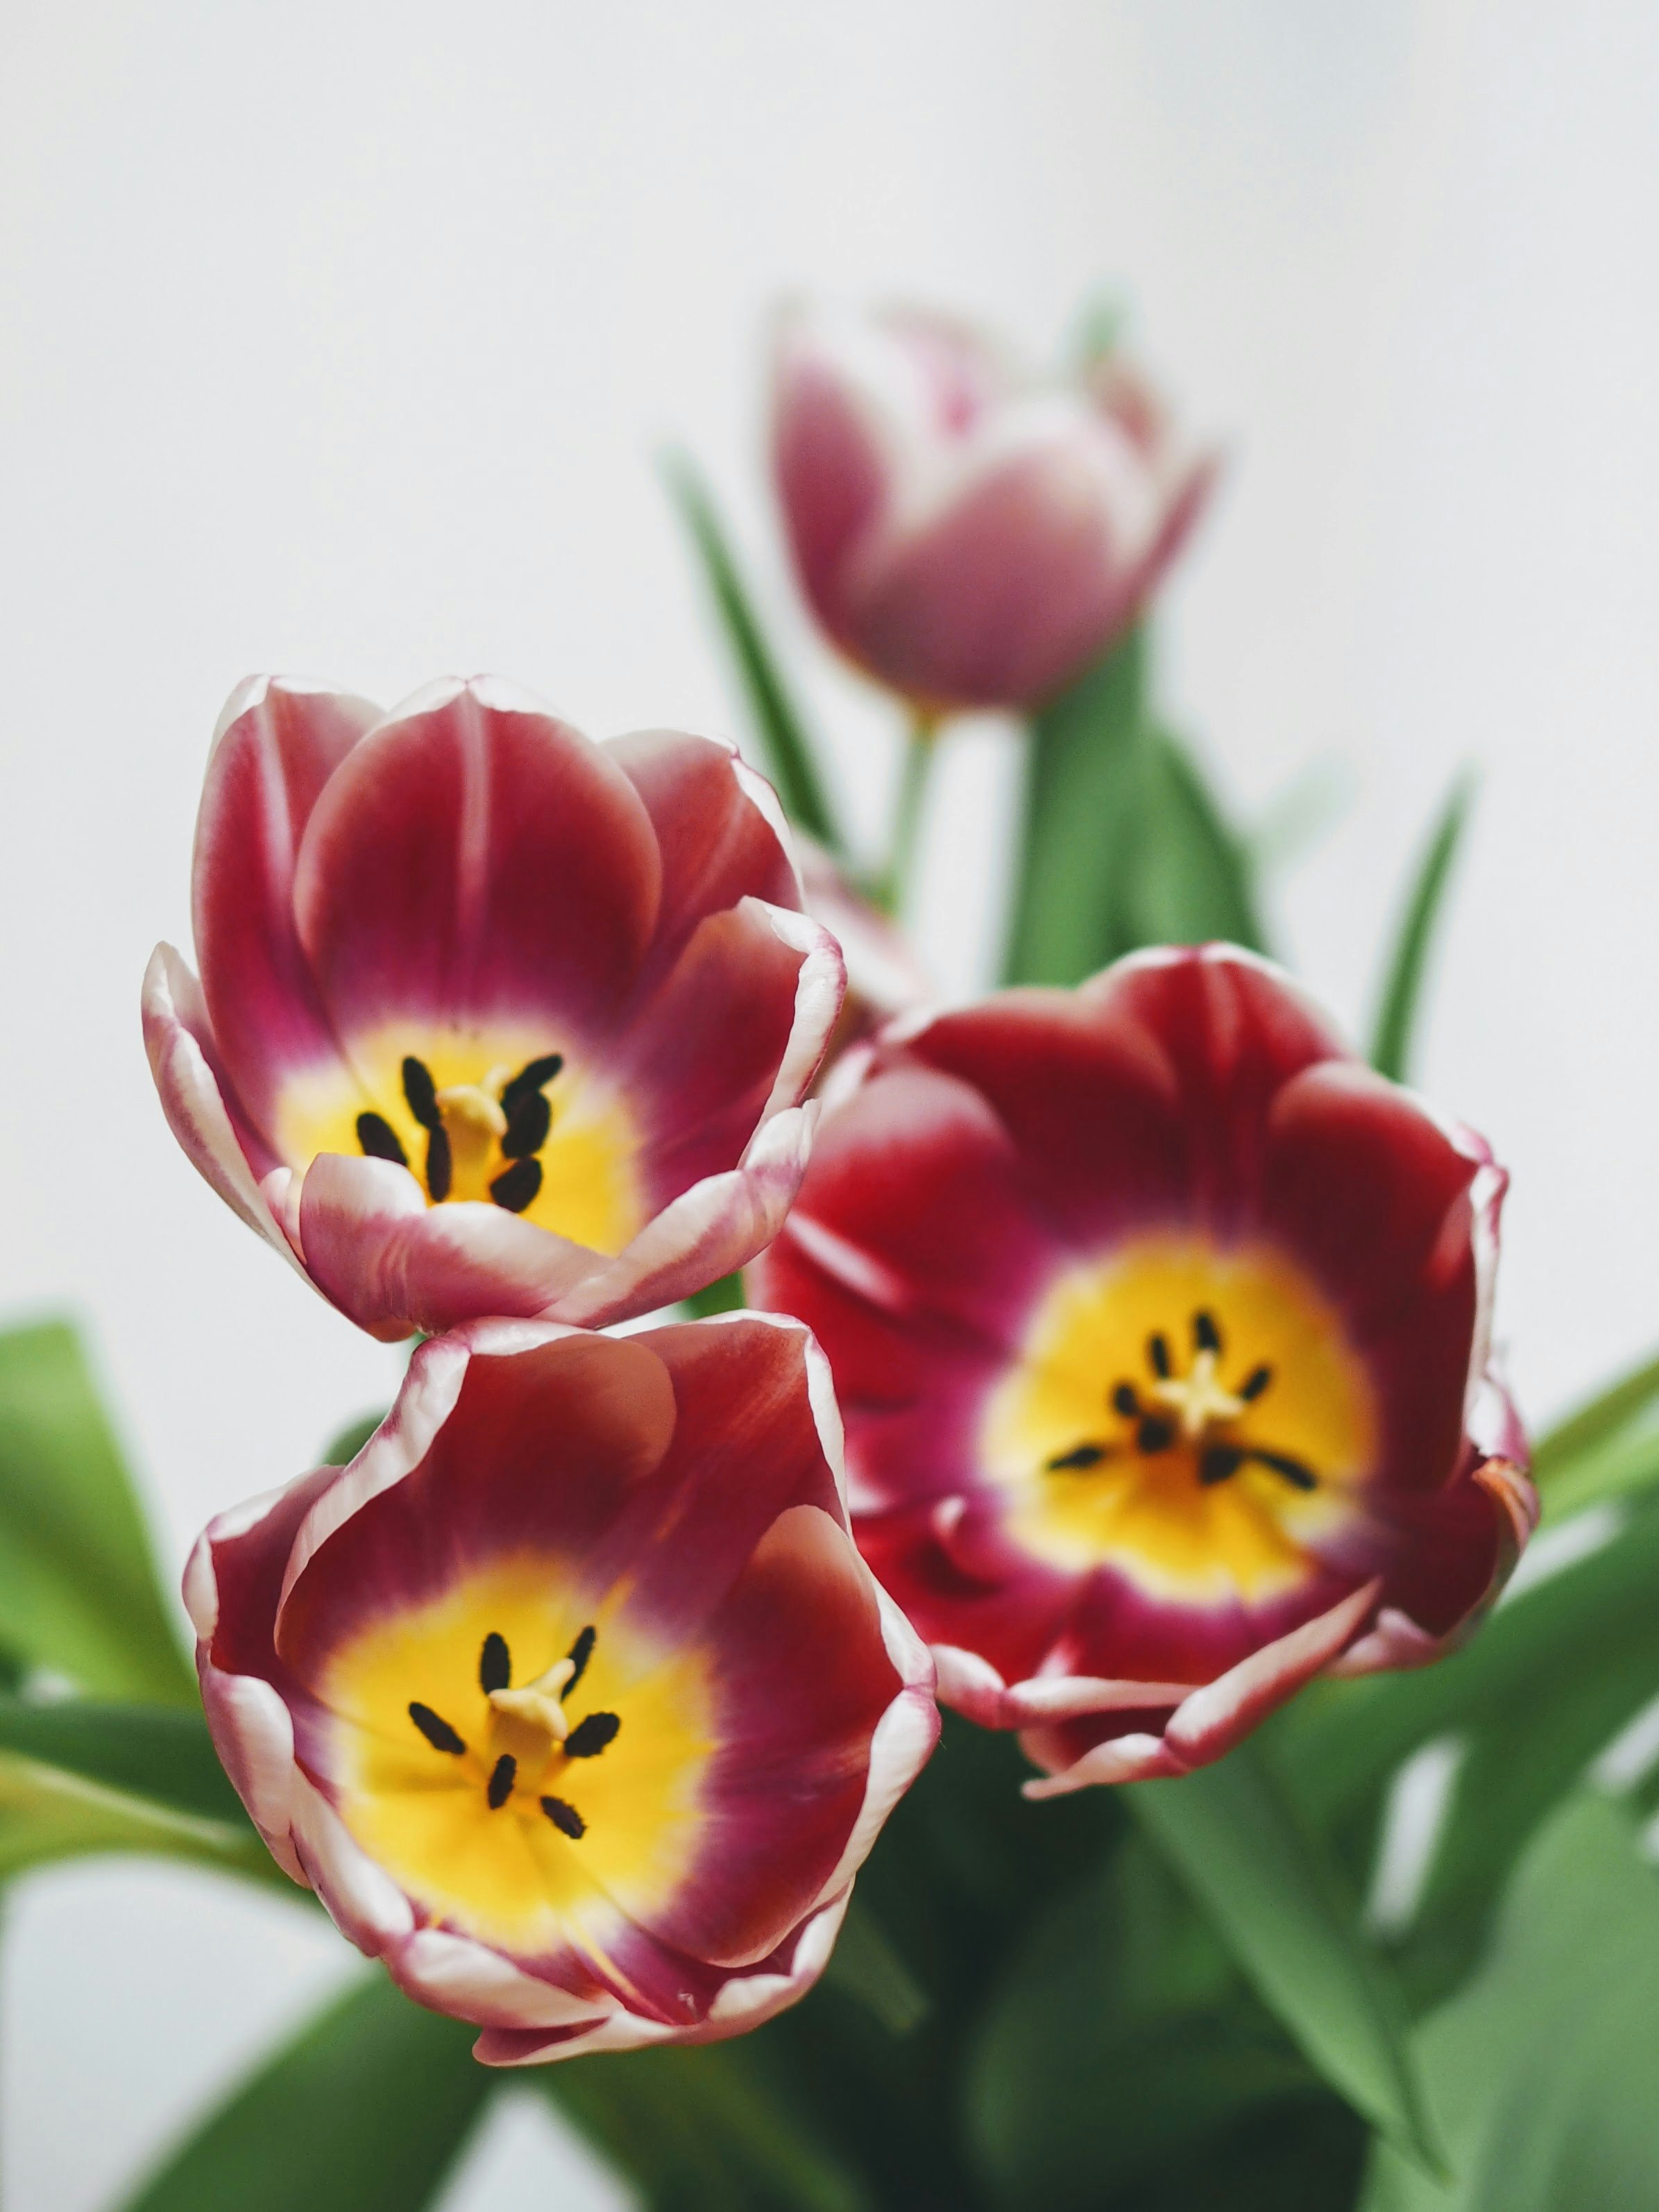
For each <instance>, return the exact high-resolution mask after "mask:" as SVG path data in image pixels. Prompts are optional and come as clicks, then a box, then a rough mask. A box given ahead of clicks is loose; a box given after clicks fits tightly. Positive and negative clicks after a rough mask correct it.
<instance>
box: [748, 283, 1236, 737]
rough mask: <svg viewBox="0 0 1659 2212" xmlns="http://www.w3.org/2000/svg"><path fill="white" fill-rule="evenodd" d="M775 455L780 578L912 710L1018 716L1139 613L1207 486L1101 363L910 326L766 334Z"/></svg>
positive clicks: (1146, 394) (890, 316) (920, 323)
mask: <svg viewBox="0 0 1659 2212" xmlns="http://www.w3.org/2000/svg"><path fill="white" fill-rule="evenodd" d="M773 458H774V467H775V476H776V480H777V487H778V495H779V498H780V501H781V506H782V510H783V517H784V521H785V525H786V527H787V532H788V537H789V543H790V547H791V550H792V552H793V556H794V562H795V568H796V572H797V574H798V575H799V579H800V583H801V586H802V589H803V590H804V591H805V594H806V597H807V599H808V601H809V602H810V604H811V607H812V609H813V611H814V612H815V614H816V615H817V618H818V620H819V622H820V623H822V624H823V628H824V630H825V631H826V633H827V634H828V635H829V637H830V638H831V639H832V640H833V641H834V642H835V643H836V645H837V646H839V647H840V648H841V649H842V652H843V653H846V654H847V655H848V658H849V659H852V660H854V661H855V662H856V663H857V664H858V665H860V667H861V668H863V669H864V670H865V671H866V672H867V673H868V674H870V675H871V676H873V677H874V678H876V679H877V681H878V682H879V683H881V684H885V685H887V686H888V687H889V689H890V690H894V691H896V692H899V693H901V694H902V695H903V696H905V697H907V698H908V699H910V700H911V701H913V702H915V705H916V707H917V708H919V709H920V710H921V712H923V713H924V714H939V713H943V712H945V711H947V710H950V709H953V708H977V707H1013V708H1028V707H1031V706H1034V705H1036V704H1038V703H1040V702H1042V700H1044V699H1046V698H1048V696H1051V695H1052V694H1053V693H1054V692H1055V691H1058V690H1060V689H1061V688H1062V687H1063V686H1064V685H1065V684H1067V683H1069V682H1070V681H1071V680H1072V678H1073V677H1075V676H1078V675H1079V674H1080V673H1081V672H1082V671H1083V670H1084V669H1085V667H1087V666H1088V665H1089V664H1090V663H1091V661H1093V660H1095V659H1097V658H1098V657H1099V656H1100V654H1102V653H1104V652H1105V651H1106V649H1107V648H1108V647H1109V646H1110V645H1111V644H1112V643H1113V642H1114V641H1115V639H1117V638H1118V637H1120V636H1121V635H1122V633H1123V632H1124V631H1125V630H1126V629H1128V628H1129V626H1130V625H1131V624H1132V623H1133V622H1134V621H1135V619H1136V617H1138V616H1139V613H1140V611H1141V610H1142V608H1143V607H1144V606H1145V605H1146V600H1147V599H1148V598H1149V597H1150V596H1151V594H1152V591H1153V590H1154V589H1155V587H1156V586H1157V585H1158V581H1159V580H1160V578H1161V577H1162V576H1163V574H1164V571H1165V570H1166V568H1168V566H1169V564H1170V562H1171V560H1172V559H1173V558H1174V556H1175V555H1176V551H1177V550H1179V548H1180V546H1181V544H1182V540H1183V539H1184V538H1185V537H1186V535H1187V533H1188V530H1189V529H1190V528H1191V526H1192V524H1193V522H1194V520H1195V518H1196V516H1197V514H1198V512H1199V510H1200V507H1202V505H1203V503H1204V500H1205V496H1206V492H1207V490H1208V489H1209V485H1210V483H1211V481H1212V477H1213V474H1214V464H1213V461H1212V459H1211V458H1210V457H1208V456H1206V455H1194V454H1193V453H1190V452H1188V451H1187V450H1186V449H1185V448H1183V447H1182V445H1181V444H1180V442H1179V441H1177V439H1176V436H1175V435H1174V432H1173V430H1172V429H1171V427H1170V423H1169V422H1168V421H1167V419H1166V418H1165V416H1164V411H1163V410H1162V408H1161V407H1160V405H1159V404H1158V401H1157V400H1156V398H1154V396H1153V394H1152V392H1151V391H1150V389H1149V388H1148V387H1147V386H1146V384H1145V383H1144V382H1143V381H1142V380H1140V379H1139V377H1137V376H1136V375H1135V374H1133V371H1132V370H1130V369H1129V368H1127V366H1126V365H1125V364H1124V363H1123V362H1121V359H1120V358H1119V357H1117V356H1108V357H1107V359H1106V360H1104V361H1103V362H1097V363H1096V364H1095V365H1094V366H1093V367H1092V368H1090V369H1089V370H1088V371H1086V372H1085V373H1084V374H1079V376H1078V377H1076V378H1074V379H1073V380H1067V381H1063V382H1062V381H1058V380H1056V381H1052V382H1048V383H1043V382H1040V381H1038V380H1034V379H1032V378H1030V377H1029V376H1025V375H1023V374H1021V373H1020V372H1019V371H1018V369H1016V368H1014V367H1012V365H1011V364H1010V362H1008V361H1007V359H1006V357H1005V356H1004V355H1003V354H1002V352H1001V351H1000V349H998V348H997V347H995V346H994V345H993V344H992V343H989V342H988V341H987V339H986V338H984V337H981V335H980V334H979V333H978V332H977V331H973V330H970V329H968V328H966V327H965V326H963V325H961V324H958V323H956V322H952V321H950V320H948V319H945V317H942V316H936V315H928V314H924V313H919V312H916V311H914V310H909V311H903V312H891V313H885V314H880V315H872V316H866V317H860V318H855V319H854V318H848V319H831V318H828V317H823V316H810V315H805V314H797V315H795V316H793V317H792V318H791V319H789V320H788V321H787V323H786V325H785V326H784V328H783V331H782V333H781V337H780V339H779V343H778V349H777V357H776V363H775V372H774V397H773Z"/></svg>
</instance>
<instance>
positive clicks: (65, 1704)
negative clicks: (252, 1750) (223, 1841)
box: [0, 1698, 247, 1830]
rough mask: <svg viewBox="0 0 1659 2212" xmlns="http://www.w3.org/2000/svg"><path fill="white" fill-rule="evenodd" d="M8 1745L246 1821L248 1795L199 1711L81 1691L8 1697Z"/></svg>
mask: <svg viewBox="0 0 1659 2212" xmlns="http://www.w3.org/2000/svg"><path fill="white" fill-rule="evenodd" d="M0 1751H7V1752H12V1753H16V1754H17V1755H19V1756H20V1757H21V1758H24V1759H33V1760H34V1761H35V1762H36V1763H37V1764H38V1765H49V1766H56V1767H61V1768H62V1769H63V1770H64V1771H65V1772H66V1773H69V1774H76V1775H79V1776H80V1777H81V1778H82V1780H83V1781H87V1782H94V1783H98V1784H102V1785H103V1786H104V1787H105V1788H106V1789H111V1790H121V1791H123V1792H124V1793H125V1795H126V1796H131V1797H138V1798H143V1799H146V1800H148V1801H149V1802H150V1803H151V1804H154V1805H159V1806H161V1807H162V1808H164V1809H165V1810H166V1811H167V1812H170V1813H176V1814H182V1815H183V1816H184V1817H185V1818H186V1819H189V1820H214V1821H218V1822H220V1823H222V1825H224V1826H228V1827H230V1828H233V1829H238V1830H241V1829H245V1828H246V1822H247V1815H246V1814H245V1813H244V1811H243V1810H242V1804H241V1800H240V1798H239V1797H238V1796H237V1795H236V1792H235V1791H234V1790H233V1789H232V1788H231V1786H230V1782H229V1779H228V1777H227V1775H226V1773H225V1771H224V1769H223V1767H222V1766H221V1765H220V1764H219V1759H218V1754H217V1753H216V1752H215V1750H214V1748H213V1740H212V1738H211V1737H210V1735H209V1734H208V1730H207V1723H206V1721H205V1720H204V1719H203V1717H202V1715H201V1714H200V1712H199V1711H198V1712H194V1713H189V1712H183V1711H179V1709H178V1708H176V1707H174V1706H171V1705H94V1704H92V1703H90V1702H88V1700H86V1699H80V1698H69V1699H61V1700H53V1701H52V1702H51V1703H47V1704H31V1703H28V1702H26V1701H25V1700H24V1699H20V1698H0Z"/></svg>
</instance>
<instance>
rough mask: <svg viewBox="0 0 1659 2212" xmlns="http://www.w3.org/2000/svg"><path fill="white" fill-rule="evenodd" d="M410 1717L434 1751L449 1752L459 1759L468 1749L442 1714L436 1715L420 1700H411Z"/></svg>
mask: <svg viewBox="0 0 1659 2212" xmlns="http://www.w3.org/2000/svg"><path fill="white" fill-rule="evenodd" d="M409 1717H410V1720H412V1721H413V1722H414V1723H415V1725H416V1728H417V1729H419V1730H420V1731H421V1734H422V1735H423V1736H424V1737H425V1738H426V1740H427V1741H428V1743H429V1744H430V1745H431V1746H432V1748H433V1749H434V1751H447V1752H448V1753H450V1754H451V1755H452V1757H454V1758H457V1759H459V1756H460V1754H461V1753H463V1752H464V1751H465V1749H466V1746H465V1743H463V1742H462V1741H461V1739H460V1737H459V1735H456V1733H455V1731H454V1729H453V1728H451V1726H450V1725H449V1723H448V1722H447V1720H445V1719H444V1717H443V1716H442V1715H441V1713H435V1712H434V1711H433V1710H432V1708H431V1706H430V1705H422V1703H421V1701H420V1699H418V1698H411V1699H410V1705H409Z"/></svg>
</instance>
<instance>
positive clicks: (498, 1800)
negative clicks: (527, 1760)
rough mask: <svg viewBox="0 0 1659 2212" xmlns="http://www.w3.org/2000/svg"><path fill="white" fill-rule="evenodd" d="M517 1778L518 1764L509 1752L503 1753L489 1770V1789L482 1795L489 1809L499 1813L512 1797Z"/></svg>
mask: <svg viewBox="0 0 1659 2212" xmlns="http://www.w3.org/2000/svg"><path fill="white" fill-rule="evenodd" d="M518 1778H519V1762H518V1760H517V1759H514V1758H513V1754H512V1753H511V1752H510V1751H504V1752H503V1753H501V1757H500V1758H499V1759H497V1760H496V1761H495V1765H494V1766H492V1767H491V1768H490V1770H489V1789H488V1790H485V1792H484V1795H485V1796H487V1797H488V1798H489V1809H490V1811H491V1812H492V1813H499V1812H500V1811H501V1808H502V1806H503V1805H505V1804H506V1802H507V1799H508V1798H509V1797H510V1796H512V1795H513V1784H514V1782H516V1781H517V1780H518Z"/></svg>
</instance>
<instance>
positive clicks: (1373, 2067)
mask: <svg viewBox="0 0 1659 2212" xmlns="http://www.w3.org/2000/svg"><path fill="white" fill-rule="evenodd" d="M1128 1796H1129V1799H1130V1803H1131V1808H1132V1809H1133V1811H1134V1812H1135V1814H1137V1815H1138V1816H1139V1819H1140V1820H1142V1821H1143V1822H1144V1823H1145V1825H1146V1828H1147V1829H1148V1831H1149V1832H1151V1834H1152V1837H1153V1838H1154V1839H1155V1840H1156V1841H1157V1843H1158V1844H1159V1846H1160V1847H1161V1848H1162V1849H1163V1850H1164V1852H1165V1853H1166V1854H1167V1855H1168V1857H1170V1861H1171V1862H1172V1863H1173V1864H1174V1865H1175V1866H1176V1869H1178V1871H1179V1872H1180V1874H1181V1875H1182V1878H1183V1879H1184V1880H1185V1881H1187V1882H1188V1885H1189V1886H1190V1887H1191V1889H1192V1890H1193V1893H1194V1895H1195V1896H1196V1897H1197V1898H1198V1899H1200V1902H1201V1903H1202V1904H1203V1905H1204V1907H1205V1909H1206V1911H1208V1913H1209V1914H1210V1917H1211V1918H1212V1922H1213V1924H1214V1926H1215V1928H1216V1930H1217V1932H1218V1934H1219V1935H1220V1936H1221V1937H1222V1939H1223V1941H1224V1942H1225V1943H1226V1944H1227V1947H1228V1948H1229V1949H1230V1950H1231V1952H1232V1954H1233V1955H1234V1957H1235V1958H1236V1959H1237V1961H1238V1963H1239V1965H1240V1966H1242V1967H1243V1970H1244V1972H1245V1973H1246V1974H1247V1975H1248V1976H1249V1979H1250V1981H1251V1982H1252V1984H1254V1986H1255V1990H1256V1991H1257V1993H1258V1995H1259V1996H1261V1997H1262V1998H1263V1999H1264V2000H1265V2002H1267V2005H1268V2006H1269V2007H1270V2008H1271V2009H1272V2010H1273V2012H1274V2013H1275V2014H1276V2015H1277V2016H1278V2018H1279V2021H1281V2022H1282V2023H1283V2025H1284V2026H1285V2028H1286V2029H1287V2030H1288V2031H1289V2033H1290V2034H1291V2036H1292V2038H1293V2039H1295V2041H1296V2042H1297V2045H1299V2047H1300V2048H1301V2050H1302V2051H1304V2054H1305V2055H1306V2057H1308V2059H1309V2060H1310V2063H1312V2064H1313V2065H1314V2066H1315V2067H1316V2069H1317V2070H1318V2071H1319V2073H1320V2074H1321V2075H1322V2076H1323V2077H1324V2079H1325V2080H1326V2081H1328V2082H1329V2083H1330V2084H1331V2086H1332V2087H1334V2089H1336V2090H1337V2091H1338V2092H1339V2093H1340V2094H1341V2095H1342V2096H1344V2097H1346V2099H1347V2100H1348V2101H1349V2102H1350V2103H1351V2104H1352V2106H1354V2108H1355V2109H1356V2111H1358V2112H1361V2113H1363V2114H1364V2116H1365V2117H1366V2118H1368V2119H1370V2120H1371V2121H1372V2122H1373V2123H1374V2124H1376V2126H1377V2127H1379V2128H1381V2129H1382V2130H1383V2131H1384V2132H1385V2133H1386V2134H1388V2135H1389V2136H1391V2137H1392V2138H1393V2139H1394V2140H1395V2141H1396V2142H1400V2143H1401V2144H1402V2145H1403V2146H1404V2147H1405V2148H1406V2149H1407V2153H1408V2154H1410V2155H1411V2156H1413V2157H1415V2158H1416V2159H1418V2160H1419V2161H1421V2162H1422V2163H1424V2164H1425V2165H1428V2166H1434V2165H1436V2164H1437V2162H1438V2158H1439V2153H1438V2150H1437V2145H1436V2143H1435V2142H1434V2140H1433V2137H1432V2136H1431V2130H1430V2124H1429V2120H1428V2117H1427V2113H1426V2111H1425V2106H1424V2103H1423V2100H1422V2097H1421V2094H1420V2093H1419V2087H1418V2083H1417V2079H1416V2074H1415V2069H1414V2063H1413V2058H1412V2056H1411V2051H1410V2048H1409V2045H1408V2042H1407V2016H1406V2008H1405V2004H1404V2001H1403V1999H1402V1998H1401V1996H1400V1993H1399V1991H1398V1990H1397V1989H1396V1988H1395V1984H1394V1981H1393V1978H1392V1976H1391V1974H1390V1973H1389V1970H1388V1968H1387V1966H1385V1964H1384V1963H1383V1960H1381V1959H1380V1958H1378V1957H1377V1955H1376V1953H1375V1952H1374V1951H1373V1950H1372V1949H1371V1948H1370V1946H1369V1944H1368V1943H1367V1942H1365V1940H1364V1937H1363V1936H1361V1934H1360V1933H1359V1929H1358V1915H1357V1912H1356V1911H1355V1910H1354V1907H1353V1905H1352V1901H1351V1900H1349V1899H1346V1897H1345V1896H1344V1895H1343V1893H1342V1887H1341V1884H1340V1879H1339V1877H1338V1875H1337V1874H1336V1870H1335V1869H1334V1867H1333V1866H1332V1865H1331V1864H1330V1863H1329V1862H1328V1859H1327V1858H1326V1857H1325V1855H1324V1853H1323V1851H1322V1850H1321V1848H1320V1846H1319V1845H1318V1844H1317V1842H1316V1839H1315V1838H1314V1837H1313V1836H1312V1834H1311V1833H1310V1832H1309V1831H1308V1830H1307V1829H1306V1828H1305V1827H1304V1826H1303V1824H1302V1822H1301V1821H1300V1820H1299V1819H1298V1818H1297V1815H1296V1814H1295V1811H1294V1809H1293V1808H1292V1806H1291V1802H1290V1800H1289V1798H1288V1797H1287V1796H1286V1795H1285V1792H1284V1790H1282V1789H1281V1788H1280V1786H1279V1783H1278V1781H1277V1778H1276V1777H1275V1776H1274V1774H1273V1771H1272V1769H1271V1768H1270V1767H1269V1766H1268V1765H1267V1761H1266V1760H1265V1759H1263V1758H1262V1757H1261V1755H1260V1754H1259V1753H1257V1752H1256V1751H1255V1747H1253V1746H1251V1745H1249V1744H1246V1745H1244V1746H1243V1747H1241V1748H1240V1749H1239V1750H1237V1751H1235V1752H1233V1753H1231V1755H1230V1756H1229V1757H1228V1758H1227V1759H1224V1760H1223V1761H1221V1762H1220V1763H1219V1764H1218V1765H1215V1766H1210V1767H1206V1768H1203V1769H1202V1770H1201V1771H1200V1772H1198V1773H1196V1774H1194V1775H1190V1776H1188V1777H1187V1778H1184V1779H1183V1780H1181V1781H1179V1782H1154V1783H1142V1784H1137V1785H1136V1786H1135V1787H1133V1789H1131V1790H1129V1792H1128Z"/></svg>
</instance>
